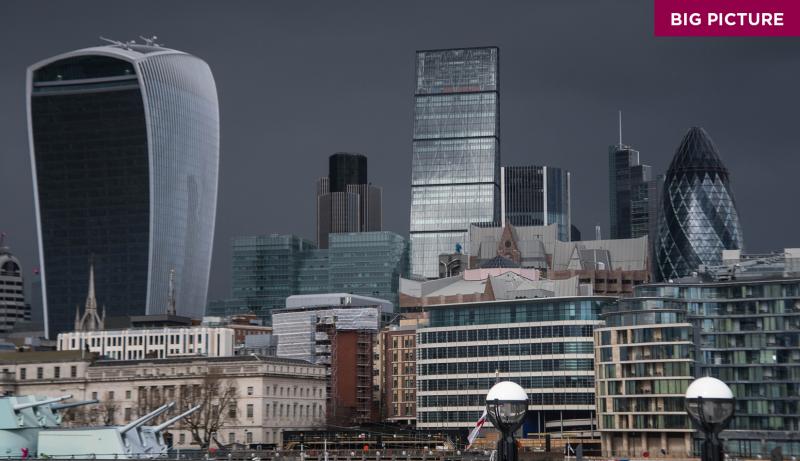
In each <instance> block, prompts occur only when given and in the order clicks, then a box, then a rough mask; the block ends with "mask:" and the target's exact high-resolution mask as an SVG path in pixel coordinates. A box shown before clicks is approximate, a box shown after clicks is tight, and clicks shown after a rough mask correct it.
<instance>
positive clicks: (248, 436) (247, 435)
mask: <svg viewBox="0 0 800 461" xmlns="http://www.w3.org/2000/svg"><path fill="white" fill-rule="evenodd" d="M244 438H245V442H247V443H253V433H252V432H247V433H245V435H244Z"/></svg>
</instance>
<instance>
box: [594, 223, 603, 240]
mask: <svg viewBox="0 0 800 461" xmlns="http://www.w3.org/2000/svg"><path fill="white" fill-rule="evenodd" d="M594 239H595V240H602V239H601V238H600V224H598V225H596V226H594Z"/></svg>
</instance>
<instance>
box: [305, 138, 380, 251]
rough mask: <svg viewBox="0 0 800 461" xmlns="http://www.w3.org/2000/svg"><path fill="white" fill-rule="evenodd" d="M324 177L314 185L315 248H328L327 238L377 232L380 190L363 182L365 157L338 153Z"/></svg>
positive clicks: (365, 179)
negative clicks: (331, 235) (350, 233)
mask: <svg viewBox="0 0 800 461" xmlns="http://www.w3.org/2000/svg"><path fill="white" fill-rule="evenodd" d="M328 163H329V167H328V168H329V169H328V176H326V177H323V178H320V179H319V180H318V181H317V246H319V248H321V249H325V248H328V245H329V241H330V234H334V233H346V232H373V231H380V230H381V228H382V226H383V214H382V206H381V200H382V194H383V192H382V190H381V188H380V187H376V186H373V185H372V184H369V183H368V182H367V157H366V156H364V155H362V154H353V153H347V152H338V153H336V154H333V155H331V156H330V158H329V162H328Z"/></svg>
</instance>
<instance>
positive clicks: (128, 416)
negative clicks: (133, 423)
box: [125, 408, 132, 421]
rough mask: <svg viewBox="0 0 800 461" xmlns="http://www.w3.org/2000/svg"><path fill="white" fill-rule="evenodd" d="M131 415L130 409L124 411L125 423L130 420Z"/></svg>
mask: <svg viewBox="0 0 800 461" xmlns="http://www.w3.org/2000/svg"><path fill="white" fill-rule="evenodd" d="M131 414H132V411H131V408H126V409H125V421H130V420H131Z"/></svg>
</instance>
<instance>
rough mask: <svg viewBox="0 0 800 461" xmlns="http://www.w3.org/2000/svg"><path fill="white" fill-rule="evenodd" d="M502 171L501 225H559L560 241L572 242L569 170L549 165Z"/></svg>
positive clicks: (517, 167) (519, 167)
mask: <svg viewBox="0 0 800 461" xmlns="http://www.w3.org/2000/svg"><path fill="white" fill-rule="evenodd" d="M501 171H502V172H501V175H502V176H501V186H502V188H503V189H502V190H503V202H502V209H501V213H502V216H501V225H503V226H505V224H506V223H510V224H511V225H512V226H546V225H548V224H558V238H559V240H562V241H565V242H568V241H570V239H571V235H570V234H571V226H572V222H571V217H570V174H569V171H566V170H562V169H561V168H553V167H546V166H507V167H503V168H501Z"/></svg>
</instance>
